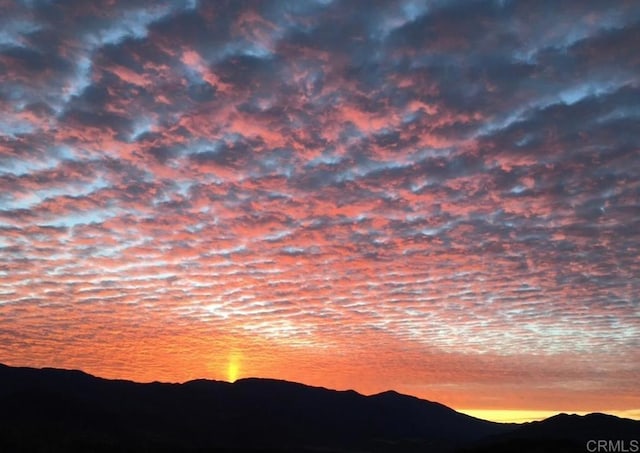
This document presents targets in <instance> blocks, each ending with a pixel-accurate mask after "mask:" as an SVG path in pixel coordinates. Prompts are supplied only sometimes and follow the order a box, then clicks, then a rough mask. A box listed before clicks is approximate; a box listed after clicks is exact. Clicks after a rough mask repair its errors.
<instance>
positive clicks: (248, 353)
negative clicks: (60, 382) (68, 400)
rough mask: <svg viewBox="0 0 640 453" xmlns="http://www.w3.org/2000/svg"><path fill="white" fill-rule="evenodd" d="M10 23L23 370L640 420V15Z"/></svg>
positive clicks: (529, 11) (0, 281)
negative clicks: (288, 387)
mask: <svg viewBox="0 0 640 453" xmlns="http://www.w3.org/2000/svg"><path fill="white" fill-rule="evenodd" d="M0 9H1V10H2V11H3V14H2V17H1V18H0V112H1V113H0V362H3V363H6V364H9V365H16V366H34V367H45V366H46V367H58V368H76V369H82V370H84V371H87V372H89V373H92V374H96V375H99V376H102V377H107V378H124V379H132V380H137V381H145V382H146V381H154V380H160V381H171V382H183V381H187V380H190V379H194V378H210V379H219V380H231V381H233V380H235V379H238V378H242V377H248V376H260V377H271V378H279V379H287V380H291V381H297V382H302V383H306V384H310V385H318V386H324V387H328V388H335V389H355V390H357V391H359V392H361V393H365V394H371V393H376V392H380V391H384V390H387V389H395V390H397V391H400V392H403V393H407V394H411V395H416V396H419V397H421V398H425V399H429V400H434V401H439V402H442V403H444V404H447V405H449V406H451V407H454V408H456V409H459V410H465V411H468V412H470V413H475V414H483V415H484V416H486V417H488V418H491V417H493V418H494V419H496V418H497V417H498V415H500V414H501V416H503V418H507V419H508V418H511V419H516V418H517V419H518V420H524V419H531V418H533V417H535V416H540V414H546V413H552V412H554V411H565V412H574V411H575V412H589V411H601V412H602V411H606V412H610V413H616V414H624V415H626V416H634V417H636V418H640V380H638V375H640V296H639V295H640V258H638V257H639V256H640V233H639V232H640V127H638V124H639V120H640V53H639V52H638V42H640V3H638V2H637V1H611V2H602V1H588V0H574V1H563V2H556V1H550V0H549V1H546V0H544V1H543V0H541V1H535V2H531V1H525V0H521V1H516V0H495V1H439V0H434V1H418V0H397V1H396V0H394V1H346V0H345V1H340V0H333V1H331V0H317V1H297V0H278V1H259V2H258V1H255V2H251V1H216V2H205V1H201V2H198V1H197V0H185V1H173V2H169V1H154V2H151V1H139V0H127V1H119V0H109V1H92V2H86V1H84V0H63V1H46V0H41V1H38V0H30V1H28V0H22V1H18V0H0ZM505 414H506V415H505ZM514 414H515V415H514ZM536 414H537V415H536Z"/></svg>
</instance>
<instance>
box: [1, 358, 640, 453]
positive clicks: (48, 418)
mask: <svg viewBox="0 0 640 453" xmlns="http://www.w3.org/2000/svg"><path fill="white" fill-rule="evenodd" d="M614 419H615V420H614ZM562 420H563V419H558V421H556V420H553V418H552V419H549V420H547V421H545V422H541V423H542V424H526V425H516V424H500V423H493V422H489V421H485V420H480V419H477V418H474V417H470V416H468V415H464V414H461V413H458V412H456V411H454V410H453V409H451V408H449V407H446V406H444V405H442V404H439V403H434V402H431V401H425V400H421V399H418V398H415V397H412V396H407V395H402V394H399V393H397V392H394V391H388V392H383V393H379V394H377V395H372V396H364V395H361V394H359V393H357V392H355V391H353V390H347V391H335V390H329V389H325V388H322V387H310V386H306V385H303V384H298V383H293V382H287V381H280V380H274V379H258V378H248V379H240V380H238V381H236V382H235V383H233V384H231V383H228V382H220V381H210V380H204V379H198V380H194V381H189V382H185V383H183V384H168V383H160V382H153V383H148V384H140V383H135V382H131V381H124V380H107V379H101V378H97V377H94V376H91V375H89V374H86V373H84V372H81V371H69V370H59V369H52V368H44V369H34V368H14V367H8V366H5V365H0V450H2V451H158V450H162V451H434V452H435V451H450V450H452V449H456V448H463V447H471V446H473V445H480V446H481V447H484V446H486V445H489V444H490V443H494V442H498V443H504V442H511V441H513V440H514V439H520V440H521V439H526V438H527V436H528V435H529V434H531V435H532V436H534V437H540V438H544V436H542V434H541V433H543V432H545V429H547V431H549V432H552V431H553V429H551V428H545V427H546V426H548V425H549V426H551V425H555V424H560V425H563V423H561V422H562ZM572 420H573V419H572ZM580 420H587V421H590V420H592V418H585V419H582V418H580ZM547 422H548V424H545V423H547ZM609 422H610V423H609ZM623 422H631V423H630V424H628V426H627V425H625V428H624V429H625V430H628V429H631V432H638V430H639V428H638V427H639V426H640V422H635V421H631V420H621V419H617V418H616V417H613V419H611V420H609V419H608V423H609V425H611V426H608V425H607V426H608V428H607V429H609V430H610V431H609V432H614V431H615V430H614V428H615V429H618V428H620V426H622V425H623V424H624V423H623ZM574 424H575V423H574ZM578 425H581V423H578ZM562 429H563V430H565V431H566V432H570V430H569V429H567V428H566V427H564V425H563V428H562ZM620 429H623V428H620ZM634 429H635V430H636V431H633V430H634ZM527 430H528V431H527ZM615 432H617V431H615ZM626 432H627V431H625V433H626ZM517 433H520V434H522V433H524V434H523V435H522V436H520V437H518V434H517ZM527 433H529V434H527ZM509 436H511V437H509ZM514 436H515V437H514ZM551 437H553V436H551ZM547 438H548V437H547ZM575 438H576V439H577V438H578V437H575ZM639 438H640V436H639ZM545 439H546V438H545ZM580 439H581V438H580Z"/></svg>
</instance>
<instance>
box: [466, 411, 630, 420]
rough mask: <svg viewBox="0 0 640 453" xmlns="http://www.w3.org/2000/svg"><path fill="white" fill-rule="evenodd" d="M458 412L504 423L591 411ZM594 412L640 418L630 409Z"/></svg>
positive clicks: (582, 413) (583, 413) (584, 413)
mask: <svg viewBox="0 0 640 453" xmlns="http://www.w3.org/2000/svg"><path fill="white" fill-rule="evenodd" d="M458 412H462V413H463V414H467V415H471V416H472V417H477V418H482V419H484V420H491V421H493V422H502V423H524V422H532V421H536V420H543V419H545V418H549V417H553V416H554V415H557V414H559V413H562V412H564V413H567V414H578V415H586V414H588V413H589V412H582V411H540V410H538V411H527V410H510V409H458ZM592 412H604V413H607V414H611V415H615V416H617V417H623V418H634V419H639V418H640V411H638V410H628V411H592Z"/></svg>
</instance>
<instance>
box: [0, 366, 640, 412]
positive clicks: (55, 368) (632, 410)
mask: <svg viewBox="0 0 640 453" xmlns="http://www.w3.org/2000/svg"><path fill="white" fill-rule="evenodd" d="M0 366H5V367H7V368H28V369H33V370H59V371H75V372H80V373H83V374H86V375H87V376H91V377H93V378H97V379H103V380H107V381H127V382H133V383H137V384H169V385H184V384H187V383H189V382H194V381H211V382H220V383H227V384H232V385H233V384H235V383H237V382H238V381H245V380H250V379H259V380H270V381H280V382H287V383H291V384H298V385H303V386H305V387H311V388H319V389H325V390H330V391H336V392H355V393H357V394H359V395H362V396H364V397H371V396H376V395H380V394H383V393H387V392H394V393H397V394H398V395H402V396H407V397H411V398H417V399H419V400H421V401H425V402H429V403H435V404H441V405H443V406H445V407H448V408H450V409H452V410H454V411H456V412H459V413H461V414H465V415H468V416H470V417H474V418H478V419H481V420H486V421H490V422H495V423H505V424H507V423H517V424H523V423H530V422H537V421H542V420H545V419H547V418H550V417H553V416H556V415H561V414H567V415H577V416H581V417H583V416H585V415H589V414H604V415H612V416H614V417H618V418H625V419H629V420H635V421H640V408H638V409H622V410H617V409H616V410H592V411H576V410H566V409H560V410H556V409H510V408H502V409H496V408H490V409H482V408H480V409H478V408H455V407H452V406H449V405H447V404H444V403H441V402H439V401H435V400H430V399H426V398H422V397H419V396H417V395H411V394H408V393H402V392H399V391H397V390H394V389H387V390H383V391H381V392H375V393H362V392H360V391H358V390H356V389H354V388H345V389H339V388H330V387H325V386H321V385H312V384H305V383H304V382H299V381H290V380H287V379H281V378H274V377H260V376H244V377H239V378H237V379H234V380H221V379H213V378H206V377H200V378H193V379H187V380H184V381H181V382H180V381H178V382H168V381H160V380H153V381H136V380H133V379H126V378H106V377H102V376H98V375H95V374H92V373H89V372H87V371H85V370H82V369H78V368H59V367H55V366H43V367H35V366H14V365H7V364H6V363H4V362H0Z"/></svg>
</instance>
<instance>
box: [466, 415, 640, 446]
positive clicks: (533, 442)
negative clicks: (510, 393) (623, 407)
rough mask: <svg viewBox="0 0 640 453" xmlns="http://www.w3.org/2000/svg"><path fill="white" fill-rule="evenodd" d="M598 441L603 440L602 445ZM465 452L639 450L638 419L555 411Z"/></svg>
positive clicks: (639, 431)
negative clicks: (558, 412) (552, 414)
mask: <svg viewBox="0 0 640 453" xmlns="http://www.w3.org/2000/svg"><path fill="white" fill-rule="evenodd" d="M598 441H600V442H605V445H602V444H600V446H598ZM461 451H462V452H466V453H499V452H505V453H506V452H512V451H518V452H523V453H527V452H549V453H551V452H558V453H573V452H575V453H578V452H579V453H585V452H587V451H591V452H595V451H599V452H602V453H604V452H614V451H615V452H618V453H635V452H640V422H639V421H637V420H629V419H624V418H619V417H614V416H613V415H606V414H598V413H593V414H587V415H582V416H581V415H575V414H572V415H568V414H558V415H554V416H553V417H549V418H547V419H545V420H542V421H537V422H530V423H523V424H521V425H519V426H517V427H516V428H515V429H513V430H510V431H508V432H505V433H501V434H498V435H495V436H489V437H487V438H485V439H482V440H481V441H480V442H477V443H476V444H475V445H474V446H473V447H469V448H465V449H463V450H461Z"/></svg>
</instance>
